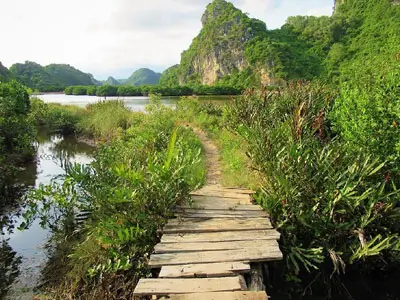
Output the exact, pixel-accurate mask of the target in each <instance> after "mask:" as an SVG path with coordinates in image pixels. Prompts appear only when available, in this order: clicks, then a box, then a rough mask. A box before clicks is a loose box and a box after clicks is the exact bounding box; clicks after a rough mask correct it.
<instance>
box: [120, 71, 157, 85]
mask: <svg viewBox="0 0 400 300" xmlns="http://www.w3.org/2000/svg"><path fill="white" fill-rule="evenodd" d="M160 76H161V74H159V73H155V72H154V71H152V70H150V69H146V68H142V69H139V70H136V71H135V72H133V74H132V75H131V76H130V77H129V78H128V80H127V81H126V82H125V83H124V84H126V85H134V86H140V85H157V84H158V81H159V80H160Z"/></svg>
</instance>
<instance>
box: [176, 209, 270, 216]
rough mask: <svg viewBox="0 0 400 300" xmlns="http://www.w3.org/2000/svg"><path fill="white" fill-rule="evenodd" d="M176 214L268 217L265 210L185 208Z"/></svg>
mask: <svg viewBox="0 0 400 300" xmlns="http://www.w3.org/2000/svg"><path fill="white" fill-rule="evenodd" d="M176 215H177V216H178V217H182V218H203V217H212V218H259V217H268V216H269V215H268V213H267V212H266V211H263V210H254V211H252V210H245V211H242V210H208V209H190V208H188V209H184V210H176Z"/></svg>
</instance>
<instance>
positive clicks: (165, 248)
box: [154, 240, 279, 254]
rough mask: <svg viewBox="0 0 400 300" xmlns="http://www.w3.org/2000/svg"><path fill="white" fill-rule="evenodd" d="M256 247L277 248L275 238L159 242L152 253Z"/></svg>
mask: <svg viewBox="0 0 400 300" xmlns="http://www.w3.org/2000/svg"><path fill="white" fill-rule="evenodd" d="M249 248H250V249H251V248H258V249H263V250H265V251H269V249H276V248H279V245H278V242H277V241H276V240H254V241H234V242H230V241H229V242H214V243H210V242H209V243H206V242H200V243H160V244H158V245H156V246H155V248H154V253H156V254H161V253H173V252H198V251H215V250H237V249H242V250H244V251H246V250H247V249H249Z"/></svg>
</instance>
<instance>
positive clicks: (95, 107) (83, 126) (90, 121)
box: [78, 100, 132, 140]
mask: <svg viewBox="0 0 400 300" xmlns="http://www.w3.org/2000/svg"><path fill="white" fill-rule="evenodd" d="M131 117H132V113H131V112H130V111H129V109H128V108H126V107H125V104H124V102H122V101H117V100H112V101H99V102H97V103H95V104H89V105H88V106H87V107H86V110H85V114H84V117H83V118H81V119H80V122H79V124H78V128H79V130H80V131H81V132H82V133H85V134H88V135H91V136H94V137H96V138H102V139H105V140H109V139H111V138H112V137H114V136H116V135H117V134H118V133H119V132H120V131H121V130H123V129H127V128H128V127H129V125H130V119H131Z"/></svg>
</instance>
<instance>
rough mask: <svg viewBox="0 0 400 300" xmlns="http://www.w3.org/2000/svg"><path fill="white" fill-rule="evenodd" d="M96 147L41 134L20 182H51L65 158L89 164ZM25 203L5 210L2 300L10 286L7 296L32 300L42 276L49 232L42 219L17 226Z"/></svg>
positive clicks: (0, 248)
mask: <svg viewBox="0 0 400 300" xmlns="http://www.w3.org/2000/svg"><path fill="white" fill-rule="evenodd" d="M92 152H93V148H92V147H90V146H88V145H87V144H84V143H80V142H78V141H77V140H76V139H75V138H74V137H63V136H61V135H48V134H47V133H46V132H40V133H39V134H38V142H37V154H36V161H35V162H32V163H30V164H28V165H27V166H26V167H25V169H24V170H21V173H20V176H19V178H18V184H20V185H21V188H30V187H37V186H39V184H48V183H50V181H51V180H52V179H54V178H55V177H56V176H58V175H61V174H63V173H64V170H63V168H62V167H61V166H62V164H63V163H64V162H65V161H70V162H78V163H89V162H90V161H91V159H90V155H91V153H92ZM22 213H23V207H22V204H20V205H15V206H14V207H9V208H8V210H7V211H6V212H4V213H3V216H4V215H7V217H8V220H9V222H8V224H7V225H8V226H4V227H3V231H4V232H3V235H2V236H1V244H0V299H2V297H1V290H2V289H4V288H5V287H7V286H11V288H10V291H9V292H8V295H7V297H6V299H33V288H34V287H35V285H37V283H38V282H39V279H40V273H41V268H42V266H43V265H44V263H45V262H46V251H45V244H46V242H47V240H48V238H49V236H50V232H49V231H47V230H44V229H42V227H41V226H40V225H39V221H37V222H34V223H33V224H32V226H31V227H30V228H29V229H28V230H25V231H19V230H18V229H16V228H17V227H18V226H19V224H20V223H21V222H22V218H21V217H20V216H21V214H22Z"/></svg>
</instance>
